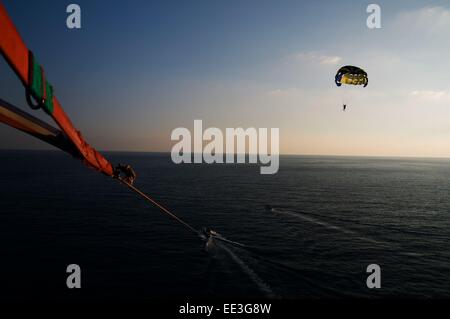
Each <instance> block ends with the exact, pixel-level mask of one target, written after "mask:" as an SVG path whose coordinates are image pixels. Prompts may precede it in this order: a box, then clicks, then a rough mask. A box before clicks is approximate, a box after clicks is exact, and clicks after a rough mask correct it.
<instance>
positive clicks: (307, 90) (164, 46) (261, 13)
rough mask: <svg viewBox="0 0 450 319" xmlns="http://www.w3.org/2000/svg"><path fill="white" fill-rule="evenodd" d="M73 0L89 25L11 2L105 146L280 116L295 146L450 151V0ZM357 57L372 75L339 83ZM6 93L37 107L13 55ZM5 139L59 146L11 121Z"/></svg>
mask: <svg viewBox="0 0 450 319" xmlns="http://www.w3.org/2000/svg"><path fill="white" fill-rule="evenodd" d="M74 2H75V3H78V4H79V5H80V6H81V9H82V29H81V30H69V29H67V28H66V25H65V20H66V17H67V14H66V12H65V8H66V6H67V5H68V4H69V3H70V2H68V1H54V0H53V1H52V0H46V1H42V0H41V1H29V0H27V1H26V0H9V1H7V0H4V1H3V3H4V5H5V6H6V8H7V9H8V11H9V13H10V15H11V17H12V19H13V20H14V22H15V23H16V26H17V27H18V29H19V31H20V33H21V35H22V37H23V38H24V40H25V42H26V43H27V44H28V46H29V47H30V48H31V49H32V50H33V51H34V53H35V55H36V56H37V58H38V59H39V61H40V62H41V63H42V64H43V65H44V67H45V70H46V75H47V77H48V78H49V80H50V82H51V83H52V84H53V85H54V86H55V89H56V95H57V96H58V98H59V100H60V101H61V102H62V105H63V107H64V108H65V110H66V111H67V113H68V114H69V115H70V117H71V118H72V120H73V122H74V123H75V125H76V126H77V127H78V128H79V129H80V130H81V131H82V132H83V135H84V136H85V137H86V139H87V140H88V142H89V143H90V144H92V145H93V146H95V147H97V148H98V149H101V150H130V151H169V150H170V149H171V145H173V142H171V141H170V133H171V131H172V130H173V129H175V128H177V127H187V128H190V129H192V128H193V120H194V119H202V120H203V124H204V127H219V128H222V129H225V128H226V127H244V128H248V127H257V128H258V127H269V128H270V127H278V128H280V150H281V153H284V154H323V155H378V156H386V155H388V156H390V155H391V156H450V62H449V61H450V60H449V57H450V41H449V39H450V4H449V2H448V1H416V0H404V1H400V0H399V1H355V0H348V1H346V0H341V1H311V2H306V1H299V0H296V1H261V0H258V1H256V0H255V1H249V0H247V1H234V0H227V1H211V0H204V1H202V0H193V1H167V0H165V1H100V0H96V1H92V0H90V1H85V0H79V1H74ZM372 2H375V3H377V4H379V5H380V6H381V9H382V12H381V18H382V28H381V29H378V30H370V29H368V28H367V27H366V19H367V16H368V14H367V13H366V7H367V5H368V4H369V3H372ZM347 64H351V65H357V66H360V67H362V68H364V69H365V70H366V71H367V72H368V74H369V86H368V87H367V88H362V87H355V88H353V89H350V90H349V89H340V88H337V87H336V86H335V85H334V75H335V73H336V70H337V69H338V68H339V67H340V66H342V65H347ZM0 96H1V97H2V98H3V99H6V100H9V101H12V102H14V103H16V104H17V105H20V106H22V107H23V108H24V109H26V108H27V107H26V103H25V99H24V96H23V87H22V86H21V84H20V82H19V81H18V80H17V79H16V77H15V75H14V74H13V73H12V71H10V69H9V67H8V66H7V65H6V63H4V61H3V60H2V61H1V62H0ZM343 101H345V102H346V103H348V105H349V106H348V109H347V111H346V112H342V103H343ZM30 112H31V110H30ZM33 114H36V112H34V111H33ZM40 117H41V118H46V117H45V116H43V115H41V116H40ZM0 148H8V149H11V148H22V149H23V148H49V147H48V146H47V145H44V144H43V143H42V142H40V141H35V140H34V139H33V138H31V137H28V136H25V135H24V134H23V133H20V132H15V131H14V130H13V129H11V128H9V127H6V126H5V125H0Z"/></svg>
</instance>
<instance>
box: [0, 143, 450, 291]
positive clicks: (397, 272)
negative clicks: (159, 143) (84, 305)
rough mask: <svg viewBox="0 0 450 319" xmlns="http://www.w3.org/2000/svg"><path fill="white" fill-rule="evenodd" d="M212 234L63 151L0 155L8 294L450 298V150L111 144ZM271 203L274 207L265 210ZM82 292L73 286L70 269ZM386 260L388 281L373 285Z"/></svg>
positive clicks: (155, 191)
mask: <svg viewBox="0 0 450 319" xmlns="http://www.w3.org/2000/svg"><path fill="white" fill-rule="evenodd" d="M107 157H108V158H110V159H111V161H112V162H114V163H118V162H124V163H130V164H131V165H132V166H133V167H134V168H135V169H136V171H137V172H138V175H139V177H138V180H137V182H136V186H138V187H140V188H141V189H142V190H143V191H145V192H147V193H148V194H151V195H152V196H154V197H155V198H157V199H158V200H160V201H161V202H162V203H163V204H165V205H166V206H167V207H169V208H170V209H171V210H172V211H174V212H175V213H176V214H177V215H178V216H180V217H181V218H183V219H184V220H186V221H187V222H188V223H190V224H191V225H193V226H194V227H195V228H198V229H200V228H201V227H211V228H213V229H214V230H216V231H217V232H219V233H220V234H222V235H223V236H225V237H226V238H228V239H229V240H232V241H236V242H239V243H242V244H244V245H246V247H245V248H242V247H239V246H236V245H232V244H227V243H217V244H216V245H215V246H210V247H209V249H205V242H204V241H202V240H201V239H199V237H198V236H196V235H195V234H193V233H191V232H189V231H188V230H186V229H185V228H183V227H182V226H181V225H180V224H177V223H176V222H174V221H173V220H170V219H169V218H168V217H167V216H166V215H164V214H162V213H161V212H159V211H158V210H157V209H156V208H154V207H152V206H150V205H149V204H148V203H147V202H145V201H144V200H142V199H141V198H139V197H137V196H136V195H135V194H133V193H131V192H130V191H129V190H128V189H126V188H124V187H123V186H121V185H120V184H118V183H117V182H115V181H113V180H111V179H110V178H107V177H105V176H102V175H100V174H98V173H96V172H95V171H93V170H89V169H86V167H84V166H83V165H82V164H80V162H78V161H76V160H74V159H72V158H71V157H69V156H67V155H65V154H63V153H61V152H50V151H46V152H44V151H1V152H0V165H1V167H2V172H1V174H0V176H1V183H0V199H1V210H0V254H1V257H0V273H1V278H0V285H1V289H0V295H1V297H2V298H8V299H20V298H58V299H71V298H83V299H106V298H123V299H130V298H131V299H136V298H169V297H181V298H186V297H188V296H189V297H274V296H275V297H278V298H346V297H367V298H383V297H417V298H429V297H438V298H441V297H442V298H443V297H447V298H448V297H450V253H449V251H448V247H449V243H450V197H449V194H450V160H437V159H389V158H386V159H383V158H350V157H294V156H292V157H291V156H286V157H282V158H281V164H280V171H279V173H278V174H277V175H271V176H263V175H260V174H259V168H258V167H257V166H254V165H175V164H172V162H171V161H170V157H169V155H168V154H139V153H112V154H107ZM264 205H272V206H273V208H274V209H273V210H272V211H268V210H266V209H265V207H264ZM72 263H76V264H79V265H80V266H81V269H82V289H79V290H68V289H66V288H65V278H66V273H65V270H66V266H67V265H68V264H72ZM373 263H375V264H378V265H380V266H381V270H382V288H381V289H380V290H369V289H367V287H366V277H367V274H366V267H367V266H368V265H369V264H373Z"/></svg>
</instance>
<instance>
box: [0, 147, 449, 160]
mask: <svg viewBox="0 0 450 319" xmlns="http://www.w3.org/2000/svg"><path fill="white" fill-rule="evenodd" d="M0 151H9V152H14V151H18V152H20V151H28V152H61V150H59V149H28V148H0ZM99 152H100V153H105V154H107V153H146V154H170V153H171V152H170V151H139V150H133V151H132V150H126V151H125V150H112V151H108V150H99ZM62 153H65V152H62ZM190 154H191V155H193V154H197V153H190ZM227 154H229V153H222V156H226V155H227ZM234 155H235V156H236V155H238V154H237V153H235V154H234ZM245 155H246V156H248V155H249V153H245ZM254 155H258V154H254ZM279 155H280V156H304V157H365V158H422V159H450V155H448V156H423V155H368V154H362V155H355V154H348V155H347V154H306V153H304V154H299V153H280V154H279ZM268 156H273V155H272V154H268Z"/></svg>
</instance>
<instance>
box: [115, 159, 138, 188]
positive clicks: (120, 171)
mask: <svg viewBox="0 0 450 319" xmlns="http://www.w3.org/2000/svg"><path fill="white" fill-rule="evenodd" d="M113 176H114V177H115V178H122V179H123V180H124V181H125V182H127V183H128V184H130V185H133V183H134V180H135V179H136V176H137V175H136V172H135V171H134V169H133V168H132V167H131V166H130V165H128V164H119V165H117V166H116V167H115V168H114V175H113Z"/></svg>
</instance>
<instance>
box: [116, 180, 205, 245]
mask: <svg viewBox="0 0 450 319" xmlns="http://www.w3.org/2000/svg"><path fill="white" fill-rule="evenodd" d="M116 179H117V180H118V181H120V182H121V183H122V184H124V185H125V186H127V187H128V188H129V189H131V190H132V191H134V192H135V193H137V194H138V195H140V196H141V197H143V198H144V199H146V200H147V201H148V202H150V203H152V204H153V205H155V206H156V207H158V208H159V209H160V210H161V211H162V212H163V213H165V214H167V215H169V216H170V217H171V218H173V219H174V220H176V221H177V222H179V223H180V224H182V225H183V226H184V227H186V228H187V229H189V230H190V231H192V232H193V233H195V234H196V235H199V236H200V237H201V232H199V231H198V230H196V229H195V228H194V227H192V226H191V225H189V224H188V223H186V222H185V221H183V220H182V219H181V218H179V217H178V216H177V215H175V214H174V213H172V212H171V211H169V210H168V209H167V208H166V207H164V206H163V205H161V204H160V203H159V202H157V201H156V200H155V199H153V198H151V197H150V196H148V195H147V194H145V193H144V192H142V191H141V190H139V189H138V188H137V187H136V186H134V185H133V184H131V183H129V182H127V181H126V180H125V179H123V178H122V177H120V176H118V177H116Z"/></svg>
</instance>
